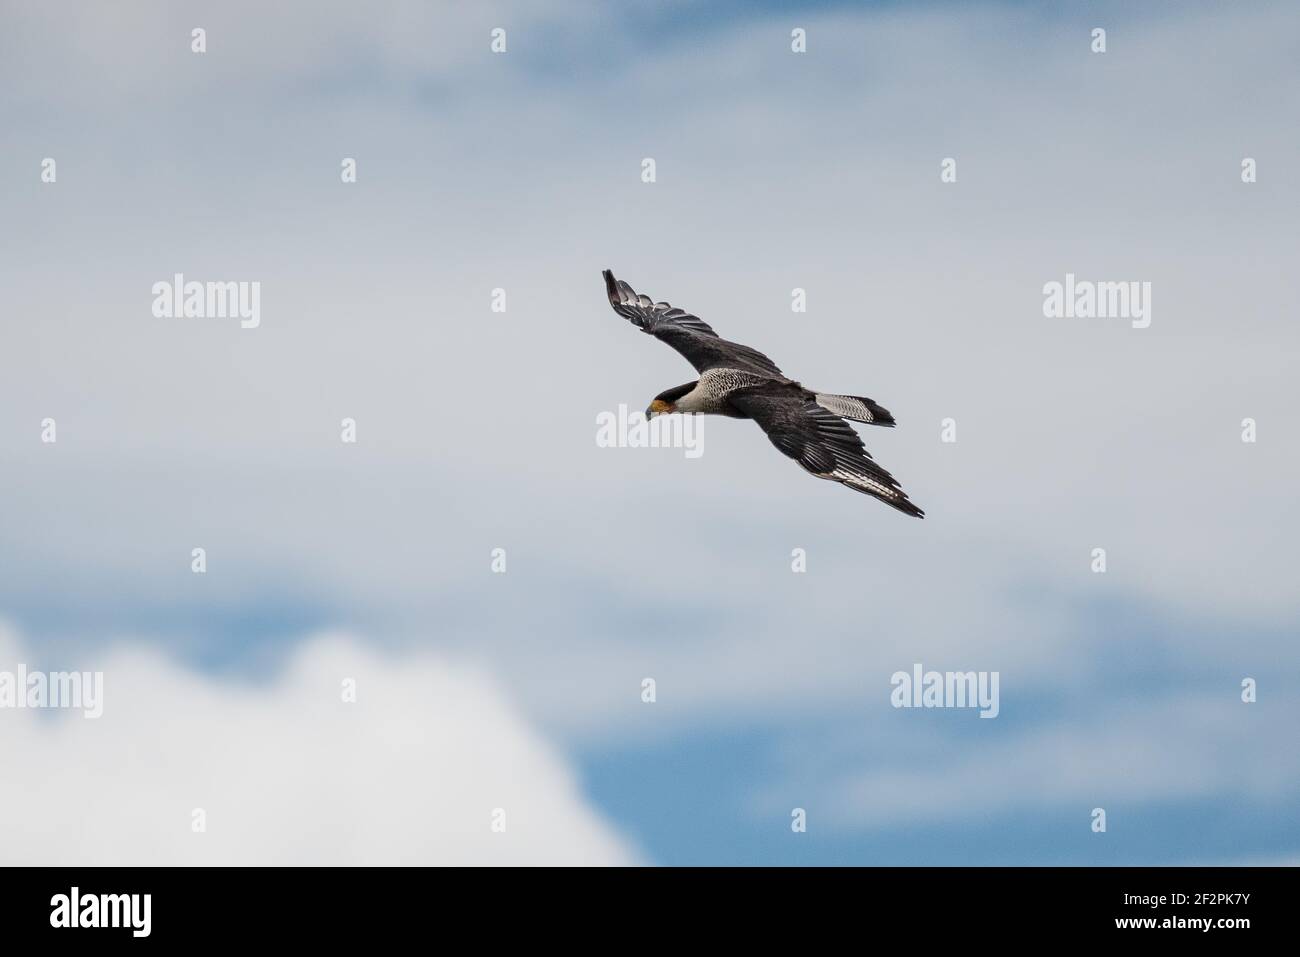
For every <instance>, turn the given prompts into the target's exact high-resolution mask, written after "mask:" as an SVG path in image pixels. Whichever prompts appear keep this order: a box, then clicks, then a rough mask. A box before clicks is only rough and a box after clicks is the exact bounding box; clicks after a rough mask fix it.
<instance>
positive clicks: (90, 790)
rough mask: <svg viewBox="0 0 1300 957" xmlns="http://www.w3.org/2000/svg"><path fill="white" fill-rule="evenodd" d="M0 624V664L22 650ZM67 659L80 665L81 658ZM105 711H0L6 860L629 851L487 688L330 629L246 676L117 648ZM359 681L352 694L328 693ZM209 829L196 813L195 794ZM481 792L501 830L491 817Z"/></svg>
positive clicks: (439, 859)
mask: <svg viewBox="0 0 1300 957" xmlns="http://www.w3.org/2000/svg"><path fill="white" fill-rule="evenodd" d="M25 654H26V652H24V651H21V650H20V648H19V646H18V643H17V642H16V641H15V640H13V636H12V635H11V634H7V633H6V632H4V631H3V630H0V670H8V671H13V670H15V667H16V665H17V664H18V663H19V662H22V663H24V664H27V665H28V666H29V667H32V668H35V667H37V665H36V664H35V663H34V662H33V661H32V660H31V658H30V657H24V656H25ZM78 667H90V666H88V665H80V664H79V665H78ZM95 668H96V669H98V670H102V671H103V672H104V682H105V694H104V700H105V703H104V714H103V716H102V717H101V718H99V719H98V720H92V719H86V718H84V717H82V715H81V714H80V712H51V711H45V712H37V711H29V710H8V709H4V710H0V767H3V768H4V772H5V773H4V780H3V783H2V784H0V863H4V864H20V865H37V864H39V865H56V864H75V865H148V864H163V865H168V864H193V865H199V864H217V865H233V864H258V865H273V864H286V865H287V864H303V865H325V864H589V865H600V864H628V863H635V862H637V860H638V855H637V853H636V852H635V851H634V850H633V849H632V848H631V847H630V846H629V845H628V843H626V842H625V841H624V840H623V839H622V838H621V837H620V836H619V835H618V834H617V833H616V832H615V831H614V830H613V829H612V828H611V827H610V826H609V824H607V823H606V822H605V821H603V820H602V819H601V818H600V816H599V815H598V814H597V813H596V812H595V811H594V810H593V809H592V808H591V807H590V806H589V805H588V804H587V802H586V801H585V800H584V798H583V796H582V794H581V792H580V789H579V787H578V785H577V782H576V781H575V778H574V774H573V772H572V770H571V769H570V768H569V767H568V766H567V764H566V762H565V761H564V759H563V758H562V756H561V755H560V754H558V753H557V752H556V751H555V749H554V748H552V747H551V746H550V745H549V744H548V743H547V742H546V741H545V740H543V739H542V738H541V737H539V735H538V734H537V733H536V732H535V731H533V730H532V729H531V728H530V727H529V726H528V724H527V723H526V722H525V721H524V720H522V719H521V717H520V716H519V715H518V714H517V713H516V711H515V709H514V708H513V707H512V705H511V703H510V702H509V701H508V700H507V699H506V698H505V697H504V696H503V694H502V693H501V691H500V690H499V688H498V687H497V686H496V684H495V683H494V682H493V681H492V680H490V679H489V678H488V677H487V676H485V675H484V674H482V673H480V672H478V671H475V670H473V669H470V668H467V667H464V666H461V665H455V664H448V663H447V662H445V661H440V660H437V659H434V658H415V659H412V658H402V659H389V658H383V657H378V656H376V654H375V653H374V652H373V651H370V650H366V649H364V648H362V647H361V646H360V645H359V644H358V643H357V642H356V641H354V640H351V639H349V638H345V637H339V636H325V637H321V638H318V639H316V640H313V641H311V642H309V643H306V644H305V645H303V646H302V647H301V648H299V649H298V650H297V652H296V653H295V655H294V658H293V660H292V661H291V662H290V663H289V665H288V667H287V668H286V670H285V671H284V672H283V673H282V674H280V675H278V676H276V677H274V678H273V679H272V680H270V681H268V682H266V683H263V684H259V685H256V686H253V685H249V684H240V683H233V682H227V681H223V680H219V679H214V678H211V677H205V676H200V675H196V674H195V673H193V672H190V671H188V670H186V669H184V668H182V667H179V666H177V665H175V664H172V663H170V662H168V661H166V660H165V659H163V658H161V657H159V656H158V655H156V654H154V653H151V652H146V651H142V650H139V649H128V648H119V649H114V650H113V651H111V652H110V653H109V654H108V656H107V657H106V658H105V659H104V660H103V661H102V663H101V664H99V665H96V666H95ZM344 678H354V679H355V680H356V682H357V689H358V691H357V701H356V703H353V704H346V703H343V702H342V700H341V693H340V692H341V682H342V681H343V679H344ZM195 808H202V809H203V810H204V811H205V812H206V816H207V831H206V833H194V832H193V831H192V829H191V814H192V811H193V809H195ZM495 808H502V809H504V811H505V824H506V829H505V831H504V833H494V832H493V831H492V830H491V827H490V825H491V822H492V814H493V811H494V809H495Z"/></svg>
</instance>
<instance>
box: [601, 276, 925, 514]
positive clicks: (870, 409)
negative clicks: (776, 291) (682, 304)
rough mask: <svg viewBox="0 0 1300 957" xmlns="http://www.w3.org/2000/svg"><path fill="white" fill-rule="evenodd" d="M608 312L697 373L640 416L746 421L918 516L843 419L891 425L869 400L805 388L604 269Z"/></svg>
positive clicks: (809, 464)
mask: <svg viewBox="0 0 1300 957" xmlns="http://www.w3.org/2000/svg"><path fill="white" fill-rule="evenodd" d="M604 276H605V291H606V293H608V295H609V304H610V305H611V306H613V307H614V311H615V312H617V313H618V314H619V315H620V316H622V317H623V318H625V319H629V320H631V322H632V324H633V325H635V326H636V327H637V328H639V329H640V330H641V331H642V332H645V333H648V334H649V335H652V336H654V337H655V338H656V339H659V340H660V341H662V342H666V343H667V344H668V345H670V346H672V347H673V348H674V349H676V350H677V351H678V352H680V353H681V354H682V355H683V356H684V357H685V358H686V361H687V362H689V363H690V364H691V365H693V366H694V367H695V371H696V372H698V373H699V374H700V377H699V379H698V380H696V381H694V382H687V383H686V384H685V385H679V386H676V387H675V388H672V389H666V390H664V391H663V392H660V393H659V394H658V395H657V396H655V399H654V401H653V402H651V403H650V407H649V408H648V409H646V411H645V414H646V418H647V419H652V418H654V417H655V416H657V415H667V414H669V413H672V412H686V413H696V414H704V415H726V416H730V417H731V418H733V419H753V420H754V421H755V422H757V423H758V427H759V428H761V429H762V430H763V431H764V432H766V433H767V437H768V438H769V439H771V440H772V444H773V445H775V446H776V447H777V448H778V449H780V450H781V451H782V452H783V453H785V454H786V455H788V456H789V457H790V458H792V459H794V460H795V461H796V462H798V463H799V464H800V465H802V466H803V467H804V468H805V469H806V470H808V471H809V472H811V473H812V474H813V475H815V476H817V477H818V478H823V479H828V480H830V481H832V482H839V483H841V484H842V485H847V486H848V487H849V488H851V489H853V490H854V491H855V492H862V493H864V494H866V495H871V496H873V497H875V498H878V499H880V500H881V501H882V502H884V503H885V504H886V505H890V506H893V507H894V508H896V509H898V510H899V511H900V512H904V513H906V514H908V515H914V516H915V517H917V518H924V517H925V513H924V512H923V511H921V510H920V509H919V508H917V507H916V506H915V505H913V504H912V503H911V501H909V500H908V498H907V493H906V492H904V491H903V490H902V489H901V488H899V487H898V482H897V481H896V480H895V479H894V477H893V476H892V475H890V474H889V473H888V472H886V471H885V470H884V469H883V468H881V467H880V466H879V465H877V464H876V463H875V461H873V460H872V458H871V455H870V453H868V452H867V450H866V448H864V447H863V445H862V439H860V438H858V433H857V432H855V431H853V428H852V426H850V425H849V424H848V422H846V421H845V419H849V420H851V421H853V422H865V423H868V424H870V425H883V426H888V427H892V426H893V425H894V417H893V416H892V415H890V414H889V410H888V409H885V408H882V407H881V406H880V405H877V404H876V403H875V402H874V401H872V400H871V399H865V398H863V397H862V396H856V395H836V394H833V393H828V392H817V391H815V390H813V389H807V388H804V386H803V385H801V384H800V383H798V382H795V381H794V380H792V379H789V378H787V377H786V375H785V374H784V373H783V372H782V371H781V370H780V369H778V368H777V367H776V364H775V363H774V362H772V360H771V359H769V358H768V357H767V356H765V355H763V354H762V353H761V352H759V351H758V350H756V349H751V348H750V347H749V346H742V345H740V344H739V343H736V342H728V341H727V340H726V339H722V338H720V337H719V336H718V334H717V333H716V332H714V331H713V329H712V327H711V326H709V325H708V323H706V322H704V321H703V320H702V319H700V318H699V317H698V316H692V315H691V314H690V313H688V312H686V311H685V310H683V309H678V308H676V307H674V306H670V305H669V304H668V303H666V302H653V301H652V300H651V299H650V297H648V296H643V295H639V294H638V293H637V292H636V290H634V289H633V288H632V287H631V286H629V285H628V284H627V283H625V282H623V281H622V280H621V279H615V278H614V274H613V273H612V272H610V271H609V270H608V269H606V270H605V271H604Z"/></svg>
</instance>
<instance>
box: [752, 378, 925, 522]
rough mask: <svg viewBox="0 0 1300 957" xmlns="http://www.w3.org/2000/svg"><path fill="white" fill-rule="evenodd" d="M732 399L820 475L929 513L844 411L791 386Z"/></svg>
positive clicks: (905, 509)
mask: <svg viewBox="0 0 1300 957" xmlns="http://www.w3.org/2000/svg"><path fill="white" fill-rule="evenodd" d="M728 400H729V401H730V402H731V403H732V405H735V406H737V407H738V408H740V409H741V410H743V411H744V412H746V413H748V415H749V417H750V418H752V419H753V420H754V421H755V422H757V423H758V424H759V426H760V427H761V428H762V430H763V431H764V432H766V433H767V437H768V438H769V439H771V440H772V444H773V445H775V446H776V447H777V448H778V449H780V450H781V451H782V452H784V453H785V454H786V455H788V456H790V458H792V459H794V460H795V461H796V462H798V463H799V464H800V465H802V466H803V467H804V468H805V469H807V470H808V471H809V472H811V473H812V474H813V475H816V476H817V477H818V478H824V479H829V480H830V481H832V482H840V483H842V484H844V485H847V486H848V487H849V488H851V489H853V490H854V491H856V492H862V493H864V494H866V495H871V496H874V497H875V498H878V499H880V500H881V501H882V502H884V503H885V504H886V505H891V506H893V507H894V508H896V509H898V510H899V511H900V512H904V513H906V514H908V515H914V516H916V517H917V518H924V517H925V513H924V512H923V511H921V510H920V509H919V508H917V507H916V506H915V505H913V504H912V503H911V501H909V500H908V498H907V493H906V492H904V491H903V490H902V489H901V488H899V487H898V482H897V480H895V478H894V477H893V476H892V475H890V474H889V473H888V472H886V471H885V470H884V469H883V468H881V467H880V466H879V465H877V464H876V463H875V462H874V461H873V460H872V458H871V455H870V453H869V452H867V450H866V448H864V447H863V445H862V439H860V438H859V437H858V433H856V432H854V431H853V427H852V426H850V425H849V424H848V423H847V422H845V421H844V420H843V419H841V418H840V417H839V416H838V415H835V414H834V413H832V412H830V411H828V410H827V409H824V408H822V407H821V406H820V405H818V404H817V403H816V402H812V401H810V400H809V399H807V398H805V397H804V396H802V395H800V394H798V392H795V391H791V390H789V389H788V388H783V389H779V390H778V389H775V388H770V387H764V386H758V387H756V388H753V389H741V390H738V391H737V392H734V393H732V394H731V395H730V396H729V397H728Z"/></svg>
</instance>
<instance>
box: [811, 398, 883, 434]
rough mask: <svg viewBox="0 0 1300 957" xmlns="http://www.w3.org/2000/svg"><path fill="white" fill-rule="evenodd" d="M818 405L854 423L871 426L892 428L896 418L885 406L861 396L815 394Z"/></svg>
mask: <svg viewBox="0 0 1300 957" xmlns="http://www.w3.org/2000/svg"><path fill="white" fill-rule="evenodd" d="M815 395H816V397H817V404H818V405H820V406H821V407H822V408H823V409H825V410H826V411H828V412H833V413H835V414H836V415H838V416H840V417H841V418H844V419H849V420H851V421H853V422H867V423H869V424H871V425H884V426H890V427H892V426H893V424H894V417H893V416H892V415H891V414H890V412H889V410H888V409H886V408H885V407H884V406H883V405H880V404H879V403H877V402H875V401H874V400H872V399H867V398H864V397H863V396H860V395H833V394H829V393H825V392H818V393H815Z"/></svg>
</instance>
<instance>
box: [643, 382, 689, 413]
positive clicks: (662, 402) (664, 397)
mask: <svg viewBox="0 0 1300 957" xmlns="http://www.w3.org/2000/svg"><path fill="white" fill-rule="evenodd" d="M695 385H696V384H695V383H694V382H688V383H686V384H685V385H679V386H674V387H673V388H671V389H665V390H664V391H663V392H660V393H659V394H658V395H657V396H655V397H654V401H652V402H651V403H650V405H649V406H648V407H647V408H646V410H645V417H646V419H653V418H654V417H655V416H656V415H668V414H669V413H672V412H676V411H677V400H678V399H680V398H681V397H682V396H684V395H685V394H686V393H688V392H690V391H691V390H692V389H694V388H695Z"/></svg>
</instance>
